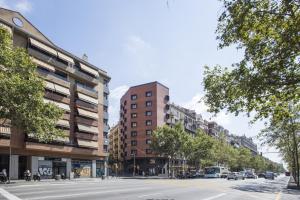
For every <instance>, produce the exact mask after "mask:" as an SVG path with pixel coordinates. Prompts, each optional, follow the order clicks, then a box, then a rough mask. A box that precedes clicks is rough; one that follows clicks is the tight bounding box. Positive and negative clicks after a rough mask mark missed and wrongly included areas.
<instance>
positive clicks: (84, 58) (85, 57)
mask: <svg viewBox="0 0 300 200" xmlns="http://www.w3.org/2000/svg"><path fill="white" fill-rule="evenodd" d="M88 59H89V57H88V56H87V55H86V54H85V53H84V54H83V56H82V60H84V61H86V62H87V61H88Z"/></svg>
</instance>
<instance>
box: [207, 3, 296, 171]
mask: <svg viewBox="0 0 300 200" xmlns="http://www.w3.org/2000/svg"><path fill="white" fill-rule="evenodd" d="M222 2H223V5H224V11H223V12H222V14H221V15H220V17H219V19H218V28H217V31H216V32H217V34H218V36H217V39H218V40H219V42H220V43H219V47H220V48H221V49H222V48H224V47H228V46H230V45H236V46H237V48H238V49H242V50H243V51H244V58H243V59H242V60H241V61H240V62H238V63H235V64H233V65H232V66H231V67H230V68H222V67H220V66H215V67H214V68H211V69H210V68H208V67H206V69H205V72H204V87H205V91H206V95H205V102H206V103H207V105H209V108H210V109H209V110H210V111H211V112H215V113H217V112H219V111H221V110H223V109H227V110H228V111H229V112H231V113H235V114H236V115H238V114H239V113H240V112H246V113H248V115H250V113H255V116H254V119H253V121H255V120H258V119H271V121H270V123H272V119H276V121H278V122H279V121H284V119H286V118H291V117H292V116H293V113H292V112H290V109H289V107H290V105H293V106H295V107H297V106H299V101H300V85H299V83H300V62H299V56H300V44H299V41H300V35H299V31H300V9H299V8H300V2H299V1H298V0H283V1H276V0H260V1H257V0H248V1H241V0H238V1H233V0H223V1H222ZM270 123H269V124H270ZM292 135H293V137H291V138H289V139H290V140H291V141H292V142H293V146H294V151H295V152H297V151H298V150H296V148H295V146H296V145H297V141H296V140H297V138H296V137H295V131H294V133H293V134H292ZM284 145H285V144H283V146H284ZM284 149H285V150H286V148H284ZM285 150H283V149H282V151H285ZM295 155H297V153H295ZM295 160H299V156H296V158H295ZM296 163H297V162H296ZM298 169H299V168H298ZM297 173H299V170H298V172H297Z"/></svg>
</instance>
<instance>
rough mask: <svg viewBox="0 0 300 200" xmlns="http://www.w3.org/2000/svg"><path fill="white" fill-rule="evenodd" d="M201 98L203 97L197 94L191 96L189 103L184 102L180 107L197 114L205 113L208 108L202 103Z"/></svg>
mask: <svg viewBox="0 0 300 200" xmlns="http://www.w3.org/2000/svg"><path fill="white" fill-rule="evenodd" d="M202 98H203V95H201V94H200V93H198V94H196V95H195V96H193V98H192V99H191V100H190V101H188V102H185V103H183V104H181V105H182V106H183V107H185V108H187V109H191V110H195V111H196V113H198V114H201V113H203V112H207V109H208V106H207V105H205V103H204V102H203V101H202Z"/></svg>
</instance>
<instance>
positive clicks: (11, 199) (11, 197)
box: [0, 188, 22, 200]
mask: <svg viewBox="0 0 300 200" xmlns="http://www.w3.org/2000/svg"><path fill="white" fill-rule="evenodd" d="M0 194H1V195H2V196H4V197H5V198H6V199H8V200H22V199H20V198H19V197H17V196H15V195H13V194H11V193H9V192H7V191H6V190H4V189H3V188H0Z"/></svg>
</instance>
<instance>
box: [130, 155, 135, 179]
mask: <svg viewBox="0 0 300 200" xmlns="http://www.w3.org/2000/svg"><path fill="white" fill-rule="evenodd" d="M131 156H133V176H135V153H133V154H131Z"/></svg>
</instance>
